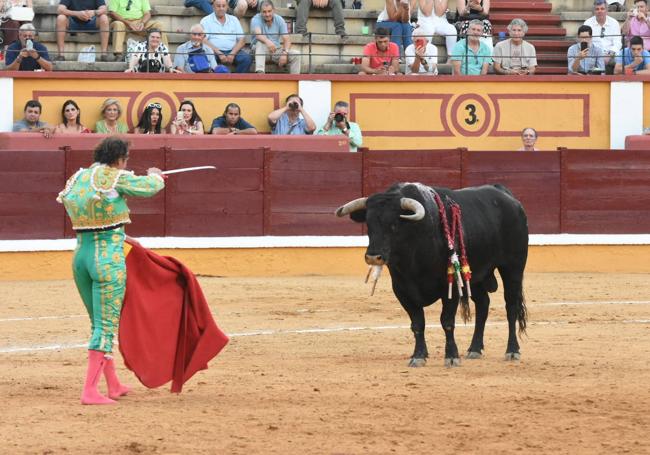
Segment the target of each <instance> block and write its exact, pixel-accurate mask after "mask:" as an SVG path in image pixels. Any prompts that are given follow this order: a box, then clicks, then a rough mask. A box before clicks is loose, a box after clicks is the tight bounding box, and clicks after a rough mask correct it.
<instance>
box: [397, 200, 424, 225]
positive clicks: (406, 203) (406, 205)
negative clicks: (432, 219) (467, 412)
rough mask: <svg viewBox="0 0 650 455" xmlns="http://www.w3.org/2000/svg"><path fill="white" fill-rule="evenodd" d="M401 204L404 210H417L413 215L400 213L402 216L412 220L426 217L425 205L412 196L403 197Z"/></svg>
mask: <svg viewBox="0 0 650 455" xmlns="http://www.w3.org/2000/svg"><path fill="white" fill-rule="evenodd" d="M400 205H401V206H402V208H403V209H404V210H410V211H411V212H415V213H413V215H400V218H404V219H405V220H410V221H420V220H421V219H422V218H424V206H423V205H422V204H420V203H419V202H418V201H416V200H415V199H411V198H410V197H403V198H402V199H401V200H400Z"/></svg>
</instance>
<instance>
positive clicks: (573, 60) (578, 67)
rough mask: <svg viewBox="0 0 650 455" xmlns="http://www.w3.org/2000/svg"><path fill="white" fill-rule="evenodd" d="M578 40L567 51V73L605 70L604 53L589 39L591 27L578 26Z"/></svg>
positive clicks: (592, 72)
mask: <svg viewBox="0 0 650 455" xmlns="http://www.w3.org/2000/svg"><path fill="white" fill-rule="evenodd" d="M577 41H578V42H577V43H576V44H574V45H573V46H571V47H570V48H569V50H568V51H567V61H568V73H569V74H590V73H591V74H596V73H600V74H602V73H603V72H605V62H604V57H605V55H604V53H603V50H602V49H601V48H599V47H598V46H596V45H595V44H594V43H593V42H592V40H591V27H589V26H588V25H581V26H580V27H579V28H578V40H577Z"/></svg>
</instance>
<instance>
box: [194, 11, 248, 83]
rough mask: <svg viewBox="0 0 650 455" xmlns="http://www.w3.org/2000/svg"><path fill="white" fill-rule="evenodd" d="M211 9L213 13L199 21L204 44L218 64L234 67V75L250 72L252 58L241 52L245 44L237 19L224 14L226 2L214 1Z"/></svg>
mask: <svg viewBox="0 0 650 455" xmlns="http://www.w3.org/2000/svg"><path fill="white" fill-rule="evenodd" d="M212 8H213V9H214V13H212V14H210V15H208V16H205V17H204V18H203V19H201V25H202V26H203V29H204V30H205V33H206V34H207V36H208V40H207V41H206V42H205V44H207V45H208V47H210V49H212V51H213V52H214V55H215V57H216V59H217V62H218V63H220V64H222V65H235V72H236V73H248V72H250V67H251V63H252V62H253V58H252V57H251V56H250V54H249V53H248V52H246V51H245V50H243V48H244V46H245V45H246V43H245V41H244V30H243V29H242V26H241V24H240V22H239V19H237V18H236V17H235V16H232V15H230V14H226V10H227V9H228V3H227V1H226V0H214V1H213V2H212Z"/></svg>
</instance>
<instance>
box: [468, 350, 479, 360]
mask: <svg viewBox="0 0 650 455" xmlns="http://www.w3.org/2000/svg"><path fill="white" fill-rule="evenodd" d="M482 357H483V354H481V353H480V352H476V351H467V355H466V356H465V358H466V359H480V358H482Z"/></svg>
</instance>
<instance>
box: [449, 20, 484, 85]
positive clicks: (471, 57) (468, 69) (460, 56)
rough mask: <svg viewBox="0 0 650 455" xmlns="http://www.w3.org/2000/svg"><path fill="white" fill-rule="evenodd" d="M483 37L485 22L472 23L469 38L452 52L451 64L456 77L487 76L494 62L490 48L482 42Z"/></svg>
mask: <svg viewBox="0 0 650 455" xmlns="http://www.w3.org/2000/svg"><path fill="white" fill-rule="evenodd" d="M481 36H483V21H480V20H478V19H474V20H472V21H470V23H469V27H468V29H467V38H465V39H462V40H460V41H458V42H457V43H456V45H455V46H454V49H453V50H452V51H451V52H452V56H451V64H452V66H453V69H454V75H456V76H459V75H464V76H482V75H485V74H487V72H488V67H489V66H490V62H491V61H492V55H491V53H490V48H489V47H488V46H487V45H486V44H485V43H484V42H483V41H481Z"/></svg>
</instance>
